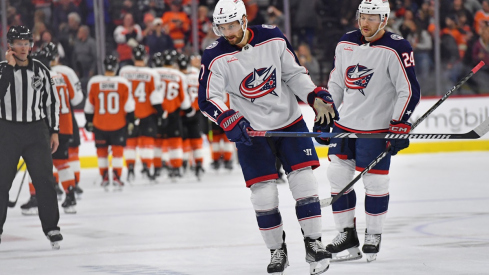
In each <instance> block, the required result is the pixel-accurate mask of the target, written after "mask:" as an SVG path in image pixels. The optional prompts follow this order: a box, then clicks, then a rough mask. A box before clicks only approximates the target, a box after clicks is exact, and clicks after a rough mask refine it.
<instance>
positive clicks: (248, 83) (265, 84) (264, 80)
mask: <svg viewBox="0 0 489 275" xmlns="http://www.w3.org/2000/svg"><path fill="white" fill-rule="evenodd" d="M276 71H277V69H276V68H273V65H272V66H270V67H268V68H261V69H254V70H253V72H252V73H250V74H249V75H247V76H246V77H245V78H244V79H243V81H241V85H240V86H239V91H240V92H241V94H242V95H243V96H244V97H246V98H249V99H251V102H253V101H255V99H257V98H259V97H263V96H265V95H267V94H272V95H275V96H278V95H277V94H276V93H275V92H274V90H275V88H277V74H276Z"/></svg>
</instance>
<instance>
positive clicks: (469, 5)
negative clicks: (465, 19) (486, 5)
mask: <svg viewBox="0 0 489 275" xmlns="http://www.w3.org/2000/svg"><path fill="white" fill-rule="evenodd" d="M464 8H465V9H466V10H468V11H469V12H470V14H472V15H474V14H475V13H476V12H477V11H478V10H480V9H482V5H481V3H480V2H479V1H478V0H465V1H464Z"/></svg>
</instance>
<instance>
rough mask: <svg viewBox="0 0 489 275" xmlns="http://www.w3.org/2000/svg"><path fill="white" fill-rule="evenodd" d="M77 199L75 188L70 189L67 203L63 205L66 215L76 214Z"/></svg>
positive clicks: (66, 198) (67, 194)
mask: <svg viewBox="0 0 489 275" xmlns="http://www.w3.org/2000/svg"><path fill="white" fill-rule="evenodd" d="M75 205H76V199H75V188H74V187H73V186H70V187H68V192H67V193H66V197H65V201H64V202H63V203H62V204H61V206H62V207H63V210H64V211H65V213H66V214H76V208H75Z"/></svg>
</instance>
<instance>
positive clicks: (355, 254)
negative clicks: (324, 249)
mask: <svg viewBox="0 0 489 275" xmlns="http://www.w3.org/2000/svg"><path fill="white" fill-rule="evenodd" d="M342 252H345V251H342ZM342 252H340V253H331V254H332V256H333V258H332V259H331V262H333V263H335V262H346V261H354V260H359V259H361V258H362V252H360V249H359V248H358V247H352V248H348V249H347V250H346V253H347V254H345V253H342Z"/></svg>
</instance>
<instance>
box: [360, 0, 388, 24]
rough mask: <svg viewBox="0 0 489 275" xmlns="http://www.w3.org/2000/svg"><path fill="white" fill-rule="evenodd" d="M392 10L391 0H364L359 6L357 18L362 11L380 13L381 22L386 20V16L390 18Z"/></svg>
mask: <svg viewBox="0 0 489 275" xmlns="http://www.w3.org/2000/svg"><path fill="white" fill-rule="evenodd" d="M390 12H391V8H390V6H389V0H362V3H360V5H359V6H358V13H357V18H359V17H360V14H362V13H364V14H378V15H380V22H384V20H385V19H386V18H389V14H390Z"/></svg>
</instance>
